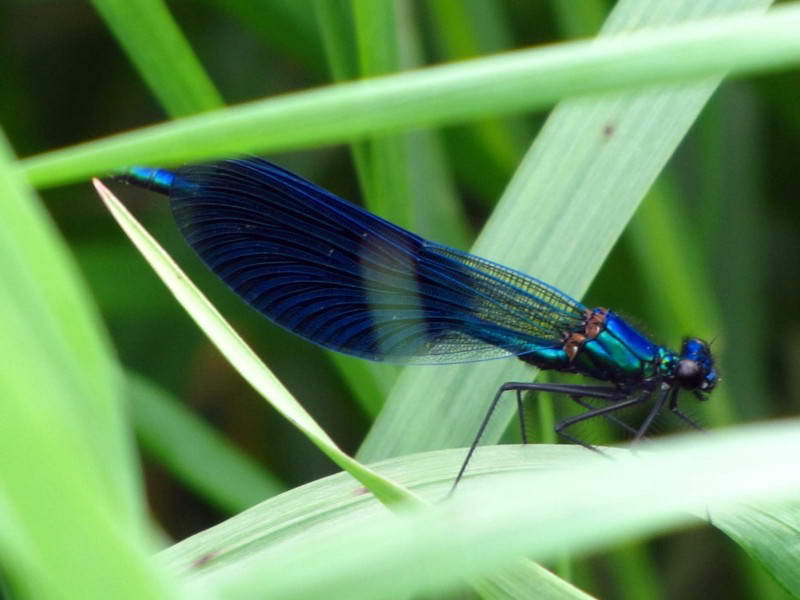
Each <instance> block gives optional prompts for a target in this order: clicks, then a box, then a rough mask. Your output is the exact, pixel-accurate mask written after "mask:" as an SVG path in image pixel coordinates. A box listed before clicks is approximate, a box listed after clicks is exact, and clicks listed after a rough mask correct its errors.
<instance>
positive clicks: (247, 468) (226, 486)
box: [128, 373, 286, 514]
mask: <svg viewBox="0 0 800 600" xmlns="http://www.w3.org/2000/svg"><path fill="white" fill-rule="evenodd" d="M128 394H129V396H130V399H131V412H132V413H133V420H134V425H135V427H136V434H137V436H138V438H139V440H140V442H141V444H142V446H143V448H144V449H145V450H146V451H147V452H148V453H150V454H151V455H153V456H154V457H155V458H157V460H158V462H159V463H160V464H163V465H164V466H165V467H166V468H167V469H169V470H170V471H171V472H172V473H173V474H174V475H175V476H176V477H178V478H179V479H180V480H182V481H183V482H184V483H185V484H186V485H187V486H188V487H189V488H191V489H193V490H194V491H196V492H197V493H198V494H200V495H201V496H202V497H203V498H205V499H206V500H208V501H209V502H210V503H212V504H213V505H214V506H216V507H217V508H219V509H220V510H222V511H224V512H226V513H229V514H235V513H237V512H239V511H242V510H244V509H246V508H250V507H251V506H253V505H254V504H257V503H258V502H261V501H262V500H265V499H267V498H270V497H272V496H275V495H276V494H279V493H280V492H282V491H284V490H285V489H286V486H284V485H283V484H282V483H281V482H280V481H279V480H278V479H277V478H275V477H273V476H271V475H270V474H269V473H268V472H267V471H266V469H265V467H263V466H261V465H259V464H258V463H256V461H255V460H253V459H252V458H250V457H249V456H247V455H246V454H244V453H243V452H242V451H241V450H238V449H237V448H236V447H235V446H233V445H232V444H231V443H230V442H229V441H228V440H227V439H225V438H224V437H222V436H221V435H219V434H218V433H216V432H215V431H214V430H213V429H212V428H211V427H210V426H209V425H207V424H206V423H205V422H203V421H202V420H201V419H199V418H198V417H196V416H195V415H194V414H193V413H191V412H190V411H189V410H187V409H186V408H184V407H183V406H182V405H181V404H179V403H178V402H177V401H176V400H175V399H174V398H171V397H170V395H169V394H168V393H167V392H165V391H164V390H163V389H161V388H159V387H158V386H156V385H155V384H153V383H152V382H150V381H148V380H147V379H145V378H144V377H141V376H139V375H135V374H133V373H129V374H128Z"/></svg>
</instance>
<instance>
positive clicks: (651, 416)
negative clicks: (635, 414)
mask: <svg viewBox="0 0 800 600" xmlns="http://www.w3.org/2000/svg"><path fill="white" fill-rule="evenodd" d="M677 393H678V387H677V386H676V387H672V388H668V389H666V390H663V391H662V392H661V394H659V396H658V400H656V403H655V404H654V405H653V408H651V409H650V412H649V413H647V417H646V418H645V420H644V422H643V423H642V424H641V426H639V430H638V431H637V432H636V435H635V436H633V442H634V443H636V442H638V441H640V440H641V439H642V438H643V437H644V436H645V434H646V433H647V430H648V429H650V426H651V425H652V424H653V421H654V420H655V418H656V417H657V416H658V414H659V413H660V412H661V410H662V409H663V408H664V405H665V404H666V403H667V400H668V399H670V398H672V397H674V396H675V394H677ZM651 395H652V394H651Z"/></svg>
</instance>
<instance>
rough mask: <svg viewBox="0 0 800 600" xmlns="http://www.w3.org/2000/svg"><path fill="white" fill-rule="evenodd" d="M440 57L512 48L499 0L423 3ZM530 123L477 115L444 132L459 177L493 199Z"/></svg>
mask: <svg viewBox="0 0 800 600" xmlns="http://www.w3.org/2000/svg"><path fill="white" fill-rule="evenodd" d="M424 9H425V11H426V13H425V14H426V15H429V19H430V21H431V24H432V25H433V28H434V31H435V34H434V35H433V36H432V37H433V40H432V41H433V42H434V44H435V45H436V48H437V51H438V52H437V56H438V57H440V59H441V60H444V61H453V60H464V59H467V58H473V57H475V56H485V55H487V54H491V53H494V52H502V51H504V50H508V49H509V48H512V47H514V40H513V36H512V33H511V31H510V24H509V23H508V19H507V15H506V14H505V13H504V11H503V10H502V9H503V5H502V4H501V3H499V2H486V1H485V0H439V1H437V2H428V3H425V5H424ZM531 131H532V128H531V127H530V126H527V125H526V124H525V123H524V122H523V121H522V120H521V119H519V118H516V119H515V118H507V119H481V120H480V121H477V122H475V123H471V124H469V125H467V126H465V127H457V128H451V129H449V130H448V131H446V132H444V136H445V140H446V143H447V148H448V151H449V154H450V156H451V157H452V165H453V169H454V171H455V172H456V173H457V174H458V177H459V180H460V181H463V182H464V183H465V184H466V185H467V186H468V187H469V188H470V189H472V190H475V191H476V192H477V193H478V194H479V195H481V196H482V198H483V199H484V200H486V201H489V202H491V204H492V205H493V204H494V201H495V200H496V198H497V196H498V195H499V193H500V191H502V189H503V186H505V184H506V183H507V181H508V178H509V176H510V175H511V173H513V172H514V169H515V168H516V166H517V164H518V163H519V161H520V159H521V158H522V155H523V153H524V152H525V148H526V146H527V143H528V138H529V135H530V132H531Z"/></svg>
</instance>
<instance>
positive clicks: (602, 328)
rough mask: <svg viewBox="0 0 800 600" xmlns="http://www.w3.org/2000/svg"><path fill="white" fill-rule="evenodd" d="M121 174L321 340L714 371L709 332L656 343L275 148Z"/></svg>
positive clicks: (277, 315)
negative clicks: (421, 230) (165, 199)
mask: <svg viewBox="0 0 800 600" xmlns="http://www.w3.org/2000/svg"><path fill="white" fill-rule="evenodd" d="M117 178H118V179H121V180H124V181H127V182H129V183H132V184H134V185H138V186H141V187H145V188H147V189H150V190H154V191H157V192H160V193H164V194H167V195H169V197H170V203H171V206H172V211H173V214H174V216H175V219H176V221H177V223H178V226H179V227H180V229H181V231H182V233H183V235H184V236H185V238H186V240H187V241H188V243H189V244H190V245H191V246H192V247H193V248H194V249H195V250H196V251H197V253H198V254H199V255H200V257H201V258H202V259H203V261H204V262H205V263H206V264H207V265H208V266H209V267H210V268H211V269H212V270H213V271H214V272H215V273H216V274H217V275H219V276H220V277H221V278H222V279H223V280H224V281H225V282H226V283H227V284H228V285H229V286H230V287H231V288H232V289H233V290H234V291H235V292H236V293H237V294H239V295H240V296H241V297H242V298H244V299H245V300H246V301H247V302H248V303H249V304H250V305H251V306H253V307H254V308H255V309H256V310H258V311H260V312H261V313H262V314H264V315H265V316H267V317H268V318H270V319H271V320H273V321H274V322H276V323H278V324H279V325H281V326H283V327H285V328H287V329H289V330H290V331H292V332H294V333H296V334H298V335H301V336H303V337H305V338H306V339H308V340H310V341H312V342H314V343H316V344H319V345H321V346H325V347H327V348H331V349H333V350H337V351H339V352H345V353H348V354H353V355H356V356H359V357H362V358H367V359H371V360H382V361H389V362H398V363H416V364H424V363H453V362H465V361H473V360H484V359H489V358H499V357H503V356H517V357H519V358H520V359H521V360H524V361H525V362H528V363H531V364H533V365H536V366H538V367H540V368H542V369H553V370H558V371H565V372H570V373H580V374H583V375H586V376H589V377H592V378H594V379H598V380H601V381H607V382H610V383H613V384H614V385H615V386H616V387H617V388H619V389H621V390H632V389H634V388H641V387H649V388H650V389H652V388H654V387H655V386H656V385H657V384H658V383H662V382H665V383H667V384H668V385H670V386H674V385H680V386H681V387H685V388H690V387H691V388H692V389H700V390H710V389H712V388H713V386H714V385H715V384H716V381H717V375H716V372H715V371H714V366H713V361H712V359H711V355H710V352H709V350H708V346H707V345H705V344H704V343H703V342H701V341H700V340H695V339H689V340H686V341H685V342H684V347H683V349H682V351H681V353H680V354H678V353H675V352H673V351H671V350H668V349H667V348H664V347H662V346H658V345H656V344H654V343H653V342H651V341H650V340H649V339H647V338H646V337H645V336H644V335H643V334H642V333H641V332H639V331H638V330H636V329H635V328H634V327H632V326H631V325H630V324H629V323H627V322H626V321H625V320H624V319H622V317H620V316H619V315H617V314H615V313H613V312H611V311H606V310H605V309H594V310H590V309H588V308H586V307H585V306H584V305H583V304H581V303H580V302H578V301H577V300H574V299H573V298H570V297H569V296H567V295H566V294H564V293H563V292H561V291H559V290H558V289H556V288H554V287H552V286H550V285H548V284H546V283H544V282H542V281H540V280H538V279H535V278H533V277H530V276H528V275H525V274H523V273H520V272H518V271H514V270H512V269H509V268H507V267H504V266H502V265H498V264H496V263H493V262H491V261H488V260H485V259H482V258H479V257H477V256H474V255H471V254H467V253H465V252H461V251H459V250H456V249H453V248H449V247H447V246H443V245H440V244H436V243H433V242H429V241H427V240H424V239H422V238H420V237H419V236H417V235H415V234H413V233H411V232H408V231H406V230H404V229H402V228H400V227H397V226H396V225H393V224H392V223H389V222H388V221H385V220H384V219H381V218H380V217H377V216H375V215H373V214H371V213H369V212H367V211H365V210H363V209H362V208H360V207H358V206H355V205H353V204H350V203H348V202H346V201H344V200H342V199H341V198H338V197H337V196H335V195H333V194H331V193H330V192H327V191H326V190H324V189H322V188H320V187H318V186H316V185H314V184H313V183H310V182H308V181H306V180H304V179H302V178H300V177H298V176H296V175H294V174H292V173H289V172H288V171H285V170H284V169H281V168H280V167H277V166H275V165H273V164H271V163H268V162H266V161H263V160H260V159H254V158H248V159H240V160H226V161H222V162H220V163H216V164H210V165H197V166H189V167H184V168H181V169H178V170H177V171H175V172H171V171H165V170H162V169H150V168H146V167H133V168H131V169H128V170H127V171H126V172H124V173H123V174H121V175H118V176H117ZM690 383H691V385H690Z"/></svg>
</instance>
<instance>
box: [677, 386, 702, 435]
mask: <svg viewBox="0 0 800 600" xmlns="http://www.w3.org/2000/svg"><path fill="white" fill-rule="evenodd" d="M669 409H670V410H671V411H672V412H673V413H674V414H675V416H677V417H678V418H680V420H681V421H683V422H684V423H686V424H687V425H689V426H690V427H692V428H693V429H696V430H697V431H702V432H704V433H705V431H706V430H705V429H703V428H702V427H700V425H698V424H697V423H696V422H695V421H694V419H692V418H691V417H690V416H689V415H687V414H686V413H685V412H683V411H682V410H681V409H680V408H678V394H677V393H675V394H674V395H673V397H672V398H670V401H669Z"/></svg>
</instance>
